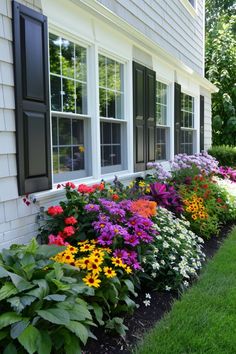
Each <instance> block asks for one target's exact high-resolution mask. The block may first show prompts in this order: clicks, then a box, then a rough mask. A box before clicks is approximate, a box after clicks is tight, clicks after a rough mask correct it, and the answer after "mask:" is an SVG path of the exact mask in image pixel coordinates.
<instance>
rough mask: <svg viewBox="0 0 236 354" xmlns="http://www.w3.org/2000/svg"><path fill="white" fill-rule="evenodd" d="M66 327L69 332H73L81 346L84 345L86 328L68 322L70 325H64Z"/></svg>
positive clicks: (86, 338) (76, 323) (86, 336)
mask: <svg viewBox="0 0 236 354" xmlns="http://www.w3.org/2000/svg"><path fill="white" fill-rule="evenodd" d="M66 327H67V328H68V329H69V330H70V331H71V332H73V333H74V334H75V335H76V336H77V337H78V338H79V339H80V340H81V342H82V343H83V344H86V342H87V340H88V336H89V333H88V330H87V328H86V327H85V326H84V325H83V324H82V323H80V322H77V321H70V323H69V324H68V325H66Z"/></svg>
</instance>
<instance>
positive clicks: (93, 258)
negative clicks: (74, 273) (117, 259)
mask: <svg viewBox="0 0 236 354" xmlns="http://www.w3.org/2000/svg"><path fill="white" fill-rule="evenodd" d="M89 260H90V262H91V263H95V264H97V265H100V264H102V262H103V257H99V256H94V255H93V254H92V255H91V256H90V257H89Z"/></svg>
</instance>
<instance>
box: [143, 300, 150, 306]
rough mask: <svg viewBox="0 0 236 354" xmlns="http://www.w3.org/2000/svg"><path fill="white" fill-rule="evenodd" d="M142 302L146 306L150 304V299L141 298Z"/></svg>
mask: <svg viewBox="0 0 236 354" xmlns="http://www.w3.org/2000/svg"><path fill="white" fill-rule="evenodd" d="M143 303H144V305H145V306H146V307H148V306H150V305H151V301H150V300H143Z"/></svg>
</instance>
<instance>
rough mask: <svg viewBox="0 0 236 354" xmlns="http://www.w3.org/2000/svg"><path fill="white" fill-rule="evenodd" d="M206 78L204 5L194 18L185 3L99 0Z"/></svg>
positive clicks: (178, 1) (160, 0) (201, 0)
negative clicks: (204, 71)
mask: <svg viewBox="0 0 236 354" xmlns="http://www.w3.org/2000/svg"><path fill="white" fill-rule="evenodd" d="M97 1H98V2H100V3H101V4H102V5H104V6H106V7H107V8H108V9H109V10H111V11H112V12H114V13H115V14H116V15H118V16H119V17H121V18H122V19H123V20H125V21H126V22H127V23H129V24H130V25H132V26H133V27H135V28H136V29H137V30H139V31H140V32H142V33H143V34H144V35H146V36H147V37H148V38H150V39H151V40H153V41H154V42H156V43H157V44H158V45H160V46H161V47H162V48H163V49H165V50H166V51H167V52H169V53H170V54H172V55H173V56H174V57H176V58H178V59H180V60H181V61H182V62H183V63H185V64H186V65H188V66H189V67H190V68H191V69H193V70H194V71H196V72H197V73H199V74H200V75H203V67H204V65H203V49H204V41H203V35H204V32H203V2H204V0H198V1H197V3H198V4H197V14H196V15H195V16H192V15H191V14H190V13H189V11H188V10H187V9H186V8H185V6H184V5H183V3H182V1H181V0H97Z"/></svg>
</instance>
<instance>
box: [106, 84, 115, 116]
mask: <svg viewBox="0 0 236 354" xmlns="http://www.w3.org/2000/svg"><path fill="white" fill-rule="evenodd" d="M107 116H108V117H109V118H116V111H115V92H113V91H107Z"/></svg>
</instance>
